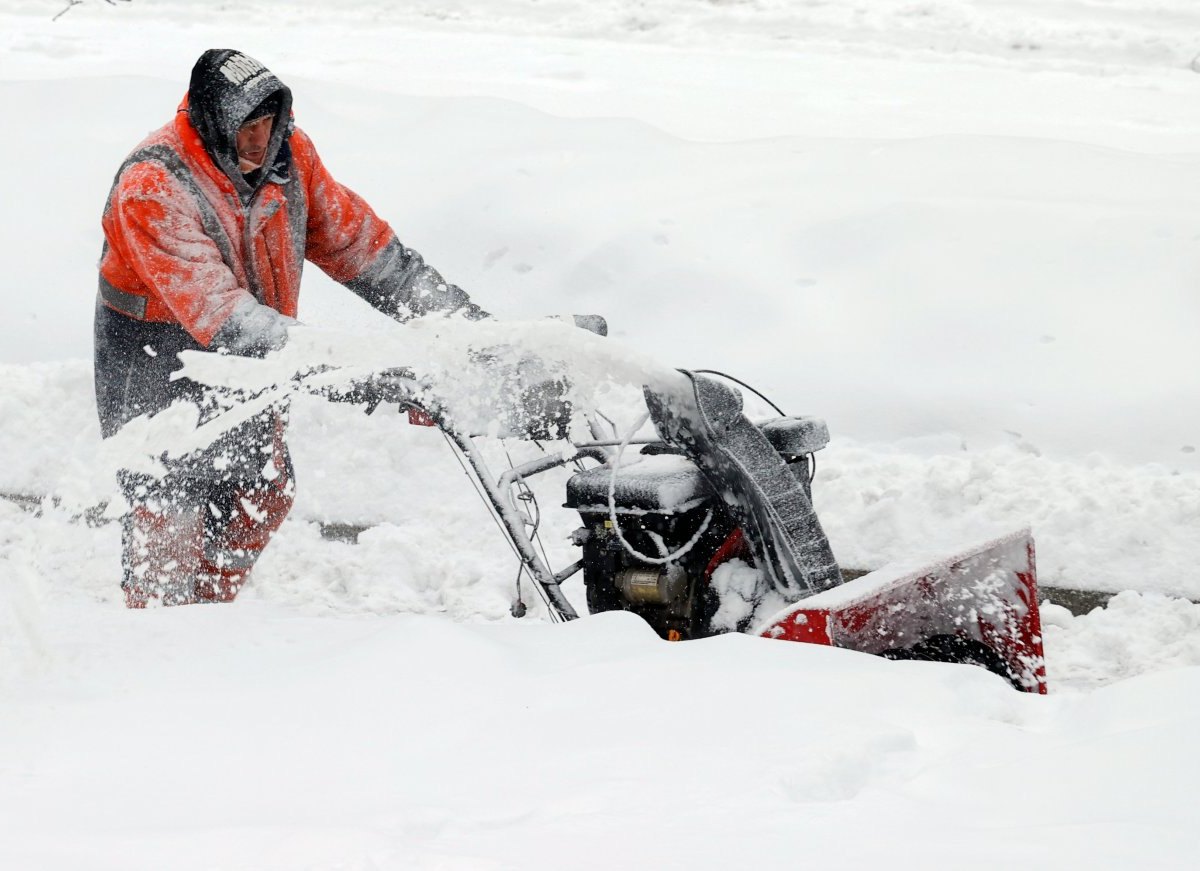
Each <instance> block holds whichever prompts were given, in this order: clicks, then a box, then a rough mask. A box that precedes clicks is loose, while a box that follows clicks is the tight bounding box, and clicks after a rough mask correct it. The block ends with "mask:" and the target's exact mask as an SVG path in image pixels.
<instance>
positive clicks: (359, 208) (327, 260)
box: [292, 130, 395, 284]
mask: <svg viewBox="0 0 1200 871" xmlns="http://www.w3.org/2000/svg"><path fill="white" fill-rule="evenodd" d="M292 149H293V153H294V154H295V155H296V156H297V158H299V159H300V160H303V161H304V163H305V164H306V168H307V175H308V178H307V194H308V228H307V229H308V238H307V240H306V243H305V257H306V258H307V259H308V260H311V261H312V262H313V263H315V264H316V265H317V266H319V267H320V268H321V269H322V270H323V271H324V272H325V273H326V274H328V275H329V277H330V278H332V279H333V280H334V281H338V282H341V283H342V284H345V283H347V282H349V281H352V280H353V279H355V278H357V277H358V276H359V275H361V274H362V273H363V271H364V270H366V268H367V267H368V266H370V265H371V263H373V262H374V260H375V258H376V257H378V256H379V253H380V252H381V251H382V250H383V248H384V247H385V246H386V245H387V244H388V242H390V241H391V240H392V239H394V238H395V234H394V233H393V232H392V228H391V227H389V226H388V223H387V222H386V221H384V220H383V219H382V218H380V217H379V216H378V215H377V214H375V212H374V210H373V209H372V208H371V207H370V206H369V205H367V201H366V200H364V199H363V198H362V197H360V196H359V195H358V194H356V193H355V192H354V191H352V190H350V188H348V187H346V186H345V185H343V184H340V183H339V182H338V181H337V180H335V179H334V177H333V176H332V175H330V173H329V170H327V169H326V168H325V164H324V163H322V162H321V158H320V156H319V155H318V154H317V150H316V148H314V147H313V144H312V140H311V139H309V138H308V137H307V136H306V135H305V134H304V133H303V132H302V131H300V130H296V131H295V132H294V133H293V134H292Z"/></svg>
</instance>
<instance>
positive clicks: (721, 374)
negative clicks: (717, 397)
mask: <svg viewBox="0 0 1200 871" xmlns="http://www.w3.org/2000/svg"><path fill="white" fill-rule="evenodd" d="M693 371H694V372H696V373H697V374H699V375H716V376H718V377H720V378H725V379H726V380H728V381H732V382H733V383H734V384H740V385H741V386H742V387H745V388H746V389H747V390H749V391H750V392H751V393H753V394H754V395H755V396H757V397H758V398H759V399H761V400H762V401H763V402H765V403H766V404H767V405H769V406H771V408H773V409H775V411H776V412H778V413H779V416H780V417H787V415H786V414H784V413H783V409H782V408H780V407H779V406H778V405H776V404H775V403H774V402H772V401H771V400H769V399H767V397H765V396H763V395H762V394H761V393H759V392H758V391H757V390H755V389H754V388H753V387H751V386H750V385H749V384H747V383H746V382H745V381H742V380H741V379H739V378H734V377H733V376H732V375H727V374H725V373H724V372H718V371H717V370H716V369H695V370H693Z"/></svg>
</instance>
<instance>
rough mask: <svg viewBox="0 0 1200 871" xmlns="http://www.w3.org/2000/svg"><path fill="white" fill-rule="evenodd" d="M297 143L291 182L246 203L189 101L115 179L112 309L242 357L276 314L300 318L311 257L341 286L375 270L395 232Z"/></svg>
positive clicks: (276, 182) (266, 188)
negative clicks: (200, 131)
mask: <svg viewBox="0 0 1200 871" xmlns="http://www.w3.org/2000/svg"><path fill="white" fill-rule="evenodd" d="M185 103H186V101H185ZM289 145H290V150H291V159H290V161H288V163H287V165H286V170H285V171H286V175H283V176H281V175H278V174H271V175H269V176H268V178H267V179H266V180H265V181H264V182H263V184H262V185H260V187H259V188H258V189H257V191H256V192H255V194H254V196H253V197H252V198H251V199H250V201H249V203H245V204H244V203H243V202H242V200H241V199H240V197H239V196H238V193H237V190H236V189H235V187H234V185H233V183H232V182H231V181H230V180H229V178H228V177H227V176H226V175H225V173H224V172H222V171H221V170H220V169H219V168H218V167H217V166H216V165H215V164H214V163H213V161H212V159H211V158H210V157H209V155H208V153H207V152H206V151H205V149H204V145H203V144H202V143H201V141H200V137H199V136H198V135H197V133H196V131H195V129H194V128H193V127H192V124H191V122H190V121H189V120H188V115H187V112H186V110H185V107H182V106H181V107H180V110H179V112H178V113H177V114H176V116H175V120H174V121H173V122H172V123H170V124H168V125H166V126H165V127H163V128H162V129H160V130H158V131H156V132H155V133H153V134H151V135H150V136H149V137H148V138H147V139H146V140H145V141H144V142H142V144H141V145H139V146H138V148H136V149H135V150H134V152H133V153H132V154H131V155H130V156H129V158H128V159H127V160H126V161H125V163H124V164H123V165H122V166H121V169H120V170H119V171H118V173H117V177H116V179H115V181H114V183H113V187H112V191H111V193H110V194H109V199H108V203H107V206H106V208H105V210H104V217H103V220H102V224H103V228H104V238H105V246H104V253H103V256H102V258H101V262H100V297H101V299H102V300H103V302H104V303H105V305H107V306H108V307H110V308H113V309H115V310H117V311H120V312H121V313H123V314H126V315H128V316H130V317H133V318H136V319H137V320H143V321H151V322H155V323H178V324H180V325H182V326H183V327H184V329H186V330H187V332H188V333H189V334H190V335H191V336H192V337H193V338H194V339H195V340H196V341H197V342H199V343H200V344H201V345H202V346H204V347H209V346H211V345H212V344H213V342H214V340H217V339H224V343H222V342H221V341H218V343H217V344H218V346H220V345H222V344H229V345H231V346H233V347H231V350H234V351H237V350H240V348H238V347H237V346H238V345H239V344H242V343H245V342H250V343H253V342H254V340H255V339H256V338H259V337H257V336H255V335H254V333H258V332H263V331H266V332H271V330H272V327H277V326H278V323H279V320H278V318H277V316H275V315H273V314H272V313H278V314H279V315H284V316H286V317H288V318H294V317H295V316H296V306H297V298H298V295H299V290H300V274H301V270H302V268H303V264H304V260H305V259H308V260H311V261H313V262H314V263H316V264H317V265H318V266H319V267H321V268H322V269H323V270H324V271H325V272H327V273H329V275H330V276H331V277H332V278H334V279H335V280H337V281H340V282H342V283H344V284H345V283H352V282H354V280H355V279H358V278H360V277H363V276H364V275H368V276H369V275H370V274H371V273H372V272H376V271H378V270H373V269H371V267H372V266H373V265H375V261H376V260H377V259H379V257H380V255H381V254H383V253H384V251H385V249H387V248H389V247H399V243H398V242H397V241H396V238H395V234H393V233H392V230H391V228H390V227H389V226H388V224H387V223H386V222H385V221H383V220H382V219H381V218H379V216H377V215H376V214H375V212H374V211H372V209H371V207H370V206H368V205H367V203H366V202H365V201H364V200H363V199H362V198H361V197H359V196H358V195H357V194H355V193H354V192H352V191H350V190H349V189H348V188H346V187H344V186H342V185H340V184H338V183H337V182H336V181H335V180H334V179H333V177H332V176H330V174H329V172H328V170H326V169H325V166H324V165H323V164H322V163H321V159H320V157H318V155H317V152H316V149H315V148H314V147H313V144H312V142H311V140H309V138H308V137H307V136H306V135H305V134H304V133H303V132H302V131H300V130H295V131H294V132H293V133H292V136H291V138H290V140H289ZM264 309H269V311H266V310H264Z"/></svg>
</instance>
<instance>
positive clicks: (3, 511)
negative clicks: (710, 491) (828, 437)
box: [0, 0, 1200, 869]
mask: <svg viewBox="0 0 1200 871" xmlns="http://www.w3.org/2000/svg"><path fill="white" fill-rule="evenodd" d="M65 5H66V3H65V2H58V0H53V2H51V0H46V2H40V0H9V2H4V3H0V110H2V112H3V117H4V119H5V121H4V129H5V132H6V135H5V136H3V137H0V165H3V166H5V167H6V168H7V172H6V182H5V185H4V190H5V193H6V203H7V205H8V211H7V217H6V218H5V219H4V222H3V229H4V232H3V234H2V236H0V251H2V252H3V254H4V265H5V268H4V270H3V272H2V273H0V301H2V304H3V313H4V317H3V318H2V319H0V456H3V457H4V462H3V463H0V491H4V492H21V493H34V494H53V495H55V496H57V497H59V498H60V499H61V502H60V506H59V507H57V508H56V507H53V506H51V505H49V504H47V506H46V508H45V511H44V512H43V514H42V515H41V516H40V517H34V516H32V515H30V514H28V513H26V512H23V511H22V510H20V509H19V508H17V507H16V506H15V505H12V504H10V503H7V502H4V501H0V867H5V868H7V867H14V868H122V869H127V868H163V867H169V868H197V869H200V868H204V869H213V868H289V869H290V868H322V869H331V868H347V869H376V868H522V869H526V868H543V867H547V868H549V867H559V866H562V865H565V864H568V863H569V864H571V865H574V866H580V867H586V868H591V867H596V868H601V867H604V868H609V867H612V866H613V865H614V864H620V865H622V866H626V867H636V868H640V867H683V866H689V867H713V868H718V867H719V868H727V867H740V866H747V867H750V866H762V867H784V866H785V865H786V866H789V867H790V866H793V865H795V864H796V862H798V861H818V862H834V863H839V862H840V863H841V864H842V865H843V866H844V867H874V866H878V865H880V864H884V863H886V864H887V865H888V866H889V867H893V866H894V867H898V868H906V867H922V868H928V867H948V866H951V865H957V864H961V862H962V861H963V860H962V857H963V856H964V855H970V856H971V857H973V858H972V859H971V862H972V864H974V865H982V866H983V867H994V868H1011V867H1021V868H1040V867H1046V868H1051V867H1053V868H1061V867H1064V866H1066V865H1071V866H1078V867H1089V868H1091V867H1094V868H1102V867H1103V868H1128V867H1146V868H1185V867H1192V866H1193V865H1194V856H1195V855H1196V853H1197V848H1200V837H1198V836H1196V835H1195V834H1194V831H1193V828H1194V827H1193V820H1192V816H1193V813H1192V811H1191V808H1192V806H1193V804H1194V802H1193V801H1192V800H1191V794H1192V790H1193V786H1194V783H1195V782H1196V780H1197V775H1200V763H1197V762H1196V761H1195V757H1194V754H1189V752H1188V747H1189V745H1190V740H1191V736H1192V735H1193V734H1194V732H1195V729H1196V726H1197V708H1196V704H1195V702H1194V699H1195V698H1196V697H1197V689H1198V687H1197V683H1198V681H1200V669H1198V668H1197V666H1198V665H1200V606H1196V605H1192V604H1191V603H1190V602H1187V601H1183V600H1181V599H1179V598H1171V597H1172V596H1184V597H1188V598H1191V599H1200V569H1198V568H1197V566H1200V536H1197V535H1196V534H1195V531H1196V529H1197V527H1198V524H1200V453H1198V452H1197V448H1200V410H1198V409H1200V406H1198V405H1197V403H1196V402H1195V397H1196V396H1197V395H1200V374H1198V373H1200V354H1198V353H1197V351H1196V350H1195V343H1194V341H1193V337H1192V333H1193V331H1194V328H1195V324H1196V323H1197V322H1198V319H1197V315H1198V314H1200V310H1198V306H1200V303H1197V299H1200V296H1197V293H1196V288H1197V287H1200V208H1198V207H1200V147H1198V146H1197V144H1196V143H1198V142H1200V99H1198V98H1200V93H1198V92H1200V76H1198V75H1197V73H1195V72H1193V71H1192V69H1191V66H1192V61H1193V58H1194V57H1195V56H1196V55H1197V54H1200V35H1198V34H1200V6H1197V5H1196V4H1194V3H1193V2H1190V0H1106V2H1101V0H1060V2H1055V3H1043V2H1033V0H1023V2H1022V0H973V2H971V0H925V2H913V0H873V2H867V0H861V2H852V0H842V2H836V0H830V2H824V3H797V2H786V0H753V2H715V0H713V2H702V0H660V2H639V0H612V2H606V3H595V2H591V3H585V2H581V0H579V2H577V0H541V2H539V0H496V2H485V0H458V2H440V3H406V4H394V3H385V2H382V0H375V2H371V0H359V2H355V3H341V4H333V3H329V2H324V0H322V2H318V0H304V2H291V3H283V2H273V0H251V2H244V3H238V4H212V3H205V2H201V0H157V2H156V0H133V2H132V3H129V4H118V5H116V6H109V5H108V4H106V3H103V2H100V0H88V2H85V3H84V4H82V5H79V6H77V7H75V8H72V9H71V10H70V11H69V12H67V13H66V14H65V15H63V16H62V17H61V18H60V19H59V20H58V21H55V22H51V21H50V19H51V17H52V16H53V15H54V14H55V13H57V12H58V11H60V10H61V9H62V8H63V7H64V6H65ZM212 46H232V47H238V48H241V49H243V50H245V51H247V52H248V53H250V54H252V55H254V56H256V57H258V58H259V59H260V60H262V61H264V62H265V63H266V64H268V65H269V66H270V67H271V68H272V69H274V70H275V71H276V72H277V73H278V74H279V75H280V76H281V77H283V78H284V80H285V81H288V82H289V83H290V84H291V85H292V87H293V89H294V91H295V92H296V114H297V121H298V123H299V124H300V125H301V126H303V127H304V128H305V129H306V130H307V131H308V132H309V133H310V134H311V135H312V136H313V138H314V140H315V141H316V142H317V144H318V146H319V147H320V148H321V151H322V155H323V157H324V159H325V160H326V162H327V163H328V164H329V166H330V167H331V169H332V170H333V171H334V173H335V174H336V175H338V176H339V177H340V178H341V179H342V180H343V181H345V182H346V183H347V184H349V185H351V186H352V187H354V188H355V189H356V190H359V191H360V192H361V193H363V194H364V195H365V196H366V197H367V198H368V199H369V200H370V201H371V202H372V204H373V205H375V206H376V208H377V209H379V211H381V212H382V213H383V214H384V215H385V216H386V217H388V219H389V220H391V221H392V223H393V224H394V225H395V226H396V227H397V229H398V232H399V233H400V235H401V238H403V239H404V240H405V242H406V243H408V244H410V245H412V246H414V247H416V248H418V249H419V250H421V251H422V252H423V253H424V254H425V255H426V256H427V257H428V258H429V259H430V260H431V261H432V262H434V263H435V264H437V265H438V266H439V267H440V268H441V269H442V270H443V271H444V272H445V273H446V274H447V275H448V276H449V277H450V278H452V279H453V280H455V281H457V282H458V283H460V284H462V285H463V286H464V287H465V288H467V289H468V290H469V291H471V292H472V294H473V295H474V296H475V298H476V299H477V300H479V301H480V302H481V303H482V304H483V305H484V306H485V307H487V308H488V309H489V310H491V311H494V312H496V313H497V314H498V315H500V316H501V317H502V318H505V319H508V320H523V319H534V318H538V317H540V316H542V315H544V314H547V313H553V312H563V311H577V312H584V311H596V312H602V313H604V314H605V315H607V316H608V318H609V321H610V323H611V325H612V327H613V340H614V341H613V346H614V348H617V349H627V350H628V354H629V355H630V356H631V357H642V358H647V359H652V360H655V361H657V362H658V363H659V364H661V365H671V366H690V367H711V368H717V369H723V370H726V371H729V372H731V373H733V374H735V375H738V376H739V377H742V378H744V379H746V380H748V381H749V382H751V383H753V384H755V385H756V386H757V387H759V388H760V389H762V390H764V391H765V392H766V393H767V394H768V395H770V396H771V397H772V398H774V399H775V400H776V401H777V402H779V403H780V404H782V405H784V406H785V407H786V408H787V409H789V410H792V411H795V412H804V413H810V414H817V415H821V416H824V417H825V418H827V420H828V421H829V423H830V427H831V430H832V431H833V435H834V442H833V444H832V445H831V447H830V448H829V449H827V451H825V452H824V453H822V455H821V457H820V460H821V462H820V467H819V475H818V479H817V484H816V486H817V506H818V509H819V510H820V512H821V515H822V518H823V520H824V522H825V525H826V528H827V530H828V531H829V533H830V537H831V540H832V542H833V544H834V548H835V551H836V552H837V554H838V556H839V559H840V560H841V561H842V562H843V563H844V564H846V565H852V566H856V567H863V568H869V567H875V566H878V565H880V564H882V563H883V562H886V561H888V560H891V559H895V558H901V557H904V556H906V555H908V554H910V553H913V552H936V551H937V550H939V549H943V548H947V547H950V546H954V545H959V544H962V543H963V542H964V541H966V542H969V541H971V540H972V539H977V538H981V537H985V536H988V535H990V534H992V533H994V532H995V531H997V530H998V529H1001V530H1002V529H1005V528H1008V527H1012V526H1020V525H1023V524H1026V523H1028V524H1031V525H1032V527H1033V529H1034V534H1035V536H1036V537H1037V541H1038V556H1039V568H1040V574H1041V578H1042V580H1043V582H1044V583H1050V584H1061V585H1065V586H1078V587H1084V588H1090V589H1097V590H1105V591H1110V592H1116V591H1121V590H1128V591H1132V592H1125V593H1122V594H1121V595H1120V596H1118V597H1117V598H1116V599H1114V600H1113V602H1112V604H1110V606H1109V607H1108V608H1107V609H1105V610H1103V611H1097V612H1094V613H1093V614H1091V615H1087V616H1083V617H1072V616H1071V615H1070V614H1069V613H1067V612H1066V611H1065V610H1064V609H1061V608H1058V607H1056V606H1052V605H1051V606H1046V607H1045V608H1044V610H1043V616H1044V620H1045V623H1046V647H1047V657H1048V671H1049V676H1050V681H1051V687H1052V691H1053V693H1054V694H1052V695H1051V696H1050V697H1047V698H1028V697H1023V696H1020V695H1018V694H1016V693H1013V692H1012V691H1011V690H1009V689H1008V688H1007V687H1005V686H1004V685H1003V684H1002V683H1001V682H1000V681H999V680H997V679H994V678H992V677H991V676H989V675H987V674H985V673H983V672H981V671H978V670H972V669H965V668H961V667H952V666H938V665H925V664H915V663H888V662H883V661H878V660H874V659H871V658H868V657H862V656H858V655H855V654H850V653H845V652H841V651H836V650H833V651H831V650H821V649H814V648H808V647H802V646H800V645H789V644H781V643H774V642H768V641H762V640H756V639H751V638H746V637H733V638H729V637H726V638H718V639H712V640H710V641H705V642H697V643H693V644H686V645H667V644H662V643H659V642H657V640H656V639H655V638H654V636H653V635H652V633H650V632H649V630H647V629H646V628H645V627H644V626H641V625H639V624H638V623H637V621H636V620H634V619H632V618H628V617H625V616H621V615H606V616H604V617H602V618H589V619H585V620H582V621H579V622H578V623H577V624H571V625H568V626H565V627H564V626H549V625H544V618H543V617H542V616H541V615H540V613H539V612H538V611H536V610H535V611H534V613H533V614H531V616H530V618H527V619H526V620H525V621H523V622H517V621H514V620H512V619H511V618H509V617H508V608H509V604H510V600H511V595H512V590H511V585H512V578H513V576H514V575H515V567H514V566H513V565H512V557H511V554H509V552H508V551H507V549H506V547H505V545H504V543H503V541H502V540H501V539H500V538H499V536H498V534H497V533H496V531H495V529H494V527H493V526H492V524H491V522H490V520H489V518H488V516H487V513H486V512H485V511H484V509H483V507H482V506H481V505H480V504H479V503H478V500H477V499H476V497H475V494H474V492H473V491H471V490H470V488H469V486H468V485H467V483H466V482H465V481H464V480H463V478H462V473H461V471H460V470H459V468H458V467H457V465H455V463H454V460H453V458H452V457H451V456H450V455H449V453H448V452H447V451H446V449H445V446H444V444H443V443H442V442H441V440H440V439H439V438H438V437H437V434H436V433H433V432H430V431H428V430H424V429H420V428H414V427H408V426H406V425H404V424H403V423H401V422H400V421H399V420H398V419H396V418H395V417H394V416H389V415H383V414H377V415H375V416H374V417H370V418H368V417H364V416H362V415H361V414H360V413H359V412H357V411H355V410H353V409H349V408H345V407H334V406H329V405H327V404H324V403H321V402H319V401H317V400H315V399H300V400H297V403H296V408H295V425H294V427H293V436H292V443H293V447H294V452H295V454H296V460H297V468H298V478H299V484H300V491H299V501H298V503H297V508H296V511H295V513H294V515H293V518H292V519H291V520H289V522H288V523H287V524H286V525H285V527H284V529H283V530H282V531H281V533H280V535H279V537H278V539H277V541H276V542H275V543H273V544H272V546H271V548H270V549H269V550H268V552H267V554H266V555H265V557H264V558H263V561H262V562H261V564H260V565H259V567H258V568H257V569H256V575H255V578H254V581H253V584H252V585H251V586H250V587H249V588H248V589H247V590H246V591H245V592H244V593H243V594H242V596H241V597H240V599H239V601H238V603H237V604H235V605H233V606H230V607H221V608H193V609H180V610H175V611H163V610H159V611H153V612H147V613H140V614H133V613H127V612H125V611H124V610H123V609H122V608H121V606H120V597H119V591H118V590H117V587H116V584H117V576H118V570H119V569H118V555H117V538H116V530H115V527H114V526H113V525H112V524H107V525H102V526H98V527H89V526H87V525H86V524H83V523H81V522H78V521H74V520H72V519H71V518H72V515H73V514H75V513H77V512H78V511H79V510H80V509H82V508H83V507H85V506H88V505H92V504H95V503H97V502H99V501H101V500H103V499H104V498H106V497H107V496H108V495H109V494H108V489H109V486H110V485H109V479H108V477H107V474H106V473H105V471H104V469H105V468H106V467H105V466H104V462H103V457H102V456H101V451H100V446H99V436H98V428H97V426H96V423H95V419H94V411H93V407H92V399H91V386H90V378H91V370H90V363H89V362H88V360H87V358H88V356H89V355H90V319H91V306H92V301H93V296H94V290H93V288H94V282H95V273H94V270H95V262H96V259H97V257H98V253H99V245H100V233H99V225H98V217H99V211H100V208H101V206H102V203H103V200H104V195H105V193H106V191H107V188H108V185H109V183H110V182H111V178H112V173H113V171H114V170H115V168H116V166H117V165H118V163H119V162H120V159H121V157H122V156H123V155H124V153H125V152H127V151H128V149H129V148H131V147H132V146H133V145H134V144H135V143H136V141H137V139H138V138H139V137H140V136H141V135H142V134H144V133H145V132H146V131H148V130H150V129H152V128H155V127H157V126H160V125H161V124H162V123H164V122H165V120H166V119H167V118H169V117H170V114H171V112H172V111H173V109H174V107H175V105H176V103H177V102H178V99H179V97H180V96H181V95H182V92H183V90H184V84H185V82H186V78H187V74H188V71H189V70H190V66H191V63H192V62H193V60H194V59H195V57H196V56H197V55H198V54H199V53H200V52H201V51H202V50H203V49H205V48H208V47H212ZM301 317H302V318H303V319H304V320H305V321H306V322H307V323H309V324H312V325H314V326H319V327H330V328H337V329H340V330H343V331H350V332H355V333H358V334H360V335H363V336H367V337H369V336H376V337H379V336H381V335H382V334H383V333H385V332H388V334H389V335H390V332H389V331H392V330H393V328H392V327H391V326H390V325H389V324H388V323H387V322H384V321H382V319H380V318H378V317H377V316H375V315H374V314H373V313H371V312H370V311H368V310H367V309H366V308H365V306H363V305H362V304H361V303H359V302H358V301H357V300H355V299H353V298H352V297H351V296H350V295H349V294H347V293H345V292H344V291H342V290H341V289H339V288H337V287H336V286H335V285H332V284H331V283H330V282H329V281H328V280H327V279H325V278H324V276H322V275H320V274H319V273H317V272H316V270H312V271H311V272H310V274H309V275H308V276H306V286H305V291H304V298H303V300H302V308H301ZM397 362H409V361H397ZM493 449H498V446H493ZM515 449H517V450H520V448H519V447H517V448H515ZM561 486H562V479H561V477H559V478H554V477H553V476H550V477H549V478H548V480H546V481H544V482H542V485H541V486H540V487H539V492H540V495H541V497H542V504H543V505H544V506H549V509H550V510H548V512H547V513H548V515H550V516H549V517H548V520H547V522H548V524H549V530H548V531H549V532H550V533H551V534H550V535H549V536H548V539H547V543H548V544H549V546H550V549H551V556H552V557H553V558H555V559H556V560H558V561H559V562H560V563H561V562H563V561H565V560H567V559H569V558H570V554H571V551H572V549H571V548H570V546H569V545H567V544H566V543H564V542H563V540H562V539H563V536H565V534H566V533H567V532H568V531H569V530H570V529H571V528H573V526H574V525H575V524H574V523H573V522H572V520H571V518H570V517H569V516H566V512H560V513H557V514H556V513H555V511H554V506H556V505H557V504H558V502H559V501H560V499H561ZM319 521H341V522H351V523H376V524H378V525H377V526H375V527H374V528H373V529H371V530H369V531H368V532H366V533H364V534H363V535H362V536H361V537H360V542H359V544H357V545H348V544H342V543H337V542H329V541H326V540H324V539H322V538H321V537H320V535H319V531H318V526H317V523H318V522H319ZM581 593H582V591H581V590H579V589H571V590H570V591H569V594H570V596H571V597H572V599H573V600H575V601H579V599H581Z"/></svg>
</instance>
